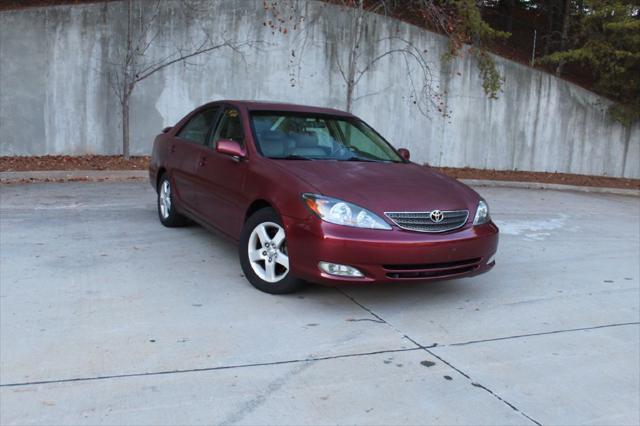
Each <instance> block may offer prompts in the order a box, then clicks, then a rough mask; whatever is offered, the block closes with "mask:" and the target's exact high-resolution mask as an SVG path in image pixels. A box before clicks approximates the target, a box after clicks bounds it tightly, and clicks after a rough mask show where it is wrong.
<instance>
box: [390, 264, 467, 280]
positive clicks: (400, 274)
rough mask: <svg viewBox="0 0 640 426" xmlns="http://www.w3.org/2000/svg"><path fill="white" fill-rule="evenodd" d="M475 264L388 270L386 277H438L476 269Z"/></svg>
mask: <svg viewBox="0 0 640 426" xmlns="http://www.w3.org/2000/svg"><path fill="white" fill-rule="evenodd" d="M476 268H477V266H465V267H463V268H456V269H447V270H444V271H414V272H389V273H388V274H387V277H389V278H397V279H405V280H408V279H416V278H417V279H420V278H440V277H447V276H450V275H458V274H464V273H465V272H471V271H473V270H474V269H476Z"/></svg>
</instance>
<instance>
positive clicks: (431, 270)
mask: <svg viewBox="0 0 640 426" xmlns="http://www.w3.org/2000/svg"><path fill="white" fill-rule="evenodd" d="M481 260H482V259H481V258H479V257H476V258H473V259H466V260H456V261H453V262H440V263H424V264H410V265H406V264H405V265H403V264H394V265H382V267H383V268H384V269H385V270H386V272H387V277H389V278H396V279H416V278H438V277H445V276H451V275H457V274H464V273H466V272H471V271H473V270H474V269H477V268H478V266H479V262H480V261H481Z"/></svg>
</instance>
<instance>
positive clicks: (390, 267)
mask: <svg viewBox="0 0 640 426" xmlns="http://www.w3.org/2000/svg"><path fill="white" fill-rule="evenodd" d="M481 260H482V258H480V257H474V258H473V259H466V260H456V261H454V262H441V263H419V264H409V265H401V264H395V265H382V267H383V268H384V269H387V270H389V271H410V270H416V269H418V270H429V269H448V268H456V267H459V266H469V265H474V264H476V263H479V262H480V261H481Z"/></svg>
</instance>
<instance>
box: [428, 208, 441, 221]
mask: <svg viewBox="0 0 640 426" xmlns="http://www.w3.org/2000/svg"><path fill="white" fill-rule="evenodd" d="M430 217H431V220H432V221H434V222H435V223H438V222H442V219H444V214H442V212H441V211H440V210H434V211H432V212H431V215H430Z"/></svg>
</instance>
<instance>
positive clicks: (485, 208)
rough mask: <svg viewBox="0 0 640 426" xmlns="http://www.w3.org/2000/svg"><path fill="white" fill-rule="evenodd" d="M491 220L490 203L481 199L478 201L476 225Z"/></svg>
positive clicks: (474, 220)
mask: <svg viewBox="0 0 640 426" xmlns="http://www.w3.org/2000/svg"><path fill="white" fill-rule="evenodd" d="M490 220H491V217H490V216H489V205H488V204H487V202H486V201H484V200H480V201H479V202H478V208H477V209H476V217H475V218H474V219H473V224H474V225H482V224H483V223H487V222H489V221H490Z"/></svg>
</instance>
